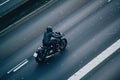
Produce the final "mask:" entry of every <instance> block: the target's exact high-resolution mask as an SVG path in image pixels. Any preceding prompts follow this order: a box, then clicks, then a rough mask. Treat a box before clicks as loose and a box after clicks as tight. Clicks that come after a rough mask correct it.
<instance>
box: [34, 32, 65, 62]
mask: <svg viewBox="0 0 120 80" xmlns="http://www.w3.org/2000/svg"><path fill="white" fill-rule="evenodd" d="M60 35H61V36H60ZM55 36H60V37H58V38H57V41H56V44H55V45H56V47H54V46H53V45H51V46H49V47H48V46H42V47H39V48H38V49H37V51H35V52H34V54H33V56H34V57H35V60H36V62H37V63H41V62H46V61H47V60H48V59H49V58H51V57H53V56H55V55H56V54H59V53H60V52H61V51H63V50H64V49H65V48H66V46H67V39H66V38H64V37H63V36H64V35H63V34H61V33H60V32H56V33H55ZM56 49H57V50H56Z"/></svg>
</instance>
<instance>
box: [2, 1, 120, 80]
mask: <svg viewBox="0 0 120 80" xmlns="http://www.w3.org/2000/svg"><path fill="white" fill-rule="evenodd" d="M75 2H76V1H75ZM94 3H96V4H98V3H99V4H101V2H99V1H92V2H91V3H88V4H86V5H87V6H83V7H82V8H80V9H79V10H77V11H76V12H74V13H73V14H70V16H68V17H64V18H63V20H62V19H61V18H59V20H61V22H59V20H58V22H57V21H56V22H55V23H54V21H53V23H52V22H49V21H50V20H49V21H48V22H49V23H48V24H50V23H51V24H52V25H54V26H55V27H54V28H55V30H56V31H61V32H65V33H66V36H65V37H66V38H67V39H68V42H69V44H68V47H67V50H66V51H64V52H62V53H64V54H61V55H58V56H56V57H55V58H53V59H52V60H50V62H49V63H48V64H45V65H40V66H38V65H37V64H36V63H35V61H34V58H33V57H31V55H32V54H33V52H34V50H35V48H37V47H38V46H39V45H40V44H41V43H40V41H41V39H42V33H43V31H44V29H45V27H43V28H41V29H40V30H37V31H36V29H33V28H32V27H31V29H32V30H33V31H34V30H35V31H36V33H34V34H37V35H36V36H35V37H34V36H32V37H31V34H30V33H29V37H28V38H32V40H30V41H29V42H27V41H28V40H27V41H26V42H24V46H23V45H22V47H21V48H20V49H18V50H16V51H14V52H15V54H14V55H11V56H10V57H9V58H8V59H7V60H5V61H4V62H2V65H1V66H2V68H1V72H3V73H4V72H6V71H8V70H9V69H10V68H12V67H14V66H15V65H17V64H18V63H19V62H20V61H22V60H24V59H25V58H28V59H29V63H28V64H27V65H25V66H24V67H23V68H22V69H21V70H19V71H17V72H16V73H15V74H14V73H13V74H10V76H11V77H9V79H14V78H15V79H31V77H29V76H32V79H35V80H36V79H40V80H64V79H67V78H68V77H70V75H72V74H73V73H74V72H75V71H77V70H78V69H79V68H81V67H82V66H84V65H85V64H86V63H88V62H89V61H90V60H91V59H92V58H94V57H95V56H97V55H98V54H99V53H100V52H102V51H103V50H104V49H105V48H107V47H108V46H109V45H111V44H112V43H113V42H115V41H116V40H117V39H119V38H120V34H119V32H120V27H119V25H120V20H119V17H120V15H119V13H120V10H119V8H118V6H119V5H116V3H119V0H116V1H113V2H111V3H107V2H106V0H103V4H102V5H99V7H97V8H94V9H95V10H94V9H93V6H91V7H92V8H90V5H93V4H94ZM96 6H98V5H96ZM87 9H92V11H91V10H90V11H91V14H83V15H84V17H79V18H77V17H78V16H81V14H82V12H83V13H84V12H86V11H87ZM48 10H49V9H48ZM96 10H97V11H96ZM46 12H47V11H46ZM63 12H64V11H63ZM56 16H58V15H56ZM86 16H87V17H86ZM39 19H40V18H39ZM39 19H38V18H37V19H36V17H35V18H34V20H35V21H37V20H39ZM42 19H43V21H40V22H41V25H45V24H44V23H45V21H46V20H44V19H45V18H44V17H43V18H42ZM46 19H50V18H49V17H48V16H47V17H46ZM32 20H33V19H32ZM71 20H74V24H73V23H70V22H71ZM40 22H39V21H38V22H35V24H33V23H32V24H33V25H32V26H36V27H37V25H38V23H40ZM43 22H44V23H43ZM65 22H66V23H69V24H68V25H66V24H65ZM26 23H27V21H26ZM27 24H28V23H27ZM48 24H47V25H48ZM51 24H50V25H51ZM22 25H25V24H22ZM28 25H30V24H28ZM69 25H71V26H69ZM101 25H102V26H101ZM25 26H26V25H25ZM66 27H67V28H66ZM34 28H35V27H34ZM59 28H60V29H59ZM21 29H22V31H21V30H20V29H18V30H16V31H15V29H14V30H12V31H15V32H9V33H11V34H9V35H13V33H19V32H20V33H19V34H21V33H23V32H24V33H25V32H26V34H27V33H28V32H30V31H31V30H28V28H21ZM37 29H39V28H37ZM19 30H20V31H19ZM18 31H19V32H18ZM40 31H41V32H40ZM38 32H39V34H38ZM111 32H112V33H111ZM34 34H33V33H32V35H34ZM9 35H8V34H6V35H5V37H6V36H7V37H8V36H9ZM13 36H14V35H13ZM21 36H23V34H22V35H21ZM25 36H28V35H25ZM7 37H6V38H7ZM19 37H20V35H18V40H19V39H20V38H19ZM12 38H13V37H12ZM8 39H9V38H8ZM14 39H16V38H14ZM4 40H5V38H4V39H2V41H3V42H4ZM16 40H17V39H16ZM23 41H24V40H23ZM23 41H21V42H23ZM8 42H9V41H8ZM13 42H15V41H14V40H13ZM21 42H20V43H19V44H21ZM25 43H26V44H25ZM78 43H79V44H78ZM95 43H96V44H95ZM3 44H4V43H3ZM14 45H16V44H14ZM91 46H92V47H91ZM3 49H4V48H3ZM86 49H87V50H86ZM3 52H4V50H3ZM11 52H12V51H11ZM6 53H7V52H6ZM8 61H9V63H8ZM5 66H6V67H5ZM7 66H9V67H7ZM55 74H56V75H55Z"/></svg>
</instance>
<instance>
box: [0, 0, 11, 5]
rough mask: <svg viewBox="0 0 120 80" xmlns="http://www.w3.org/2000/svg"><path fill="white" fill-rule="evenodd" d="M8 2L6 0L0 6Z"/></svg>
mask: <svg viewBox="0 0 120 80" xmlns="http://www.w3.org/2000/svg"><path fill="white" fill-rule="evenodd" d="M9 1H10V0H6V1H4V2H3V3H1V4H0V6H2V5H4V4H5V3H7V2H9Z"/></svg>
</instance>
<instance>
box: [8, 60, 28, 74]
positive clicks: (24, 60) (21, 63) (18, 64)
mask: <svg viewBox="0 0 120 80" xmlns="http://www.w3.org/2000/svg"><path fill="white" fill-rule="evenodd" d="M25 61H27V59H25V60H23V61H22V62H20V63H19V64H18V65H16V66H15V67H14V68H12V69H10V70H9V71H8V72H7V74H9V73H11V72H12V71H13V70H14V69H15V68H17V67H18V66H20V65H21V64H22V63H24V62H25Z"/></svg>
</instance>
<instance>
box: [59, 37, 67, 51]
mask: <svg viewBox="0 0 120 80" xmlns="http://www.w3.org/2000/svg"><path fill="white" fill-rule="evenodd" d="M66 46H67V39H65V38H64V39H62V40H61V43H60V46H59V47H60V50H64V49H65V48H66Z"/></svg>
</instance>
